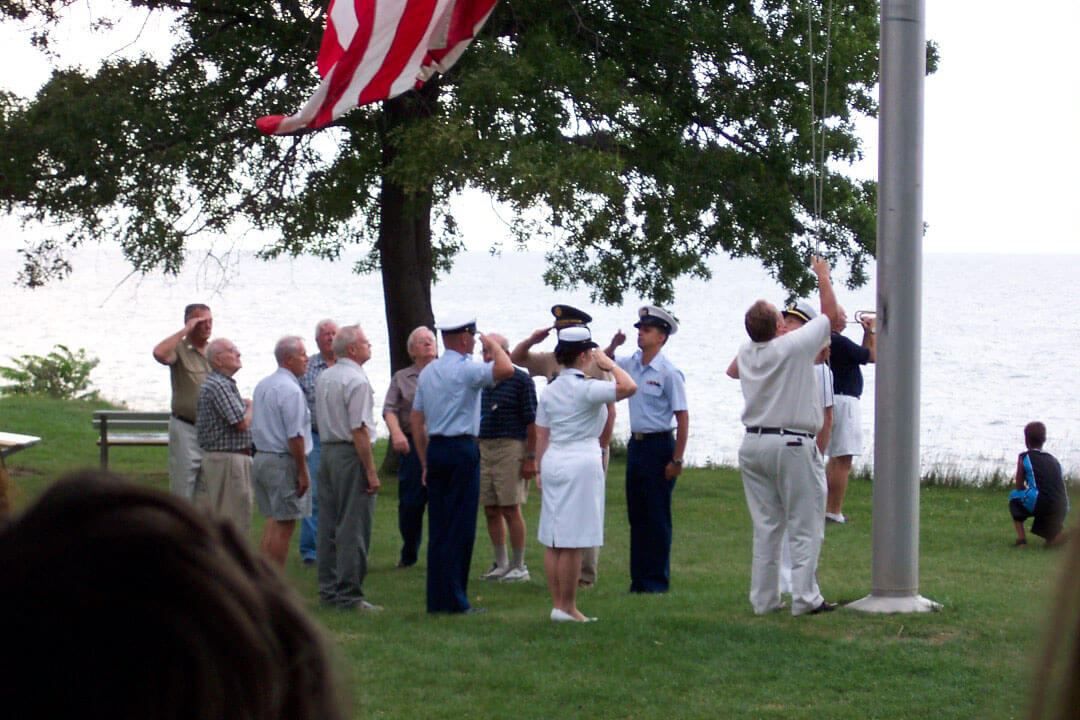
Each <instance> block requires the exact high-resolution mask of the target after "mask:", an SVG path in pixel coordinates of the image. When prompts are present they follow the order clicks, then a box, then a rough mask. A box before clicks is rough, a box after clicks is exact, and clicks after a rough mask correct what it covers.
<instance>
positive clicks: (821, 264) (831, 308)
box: [810, 257, 840, 326]
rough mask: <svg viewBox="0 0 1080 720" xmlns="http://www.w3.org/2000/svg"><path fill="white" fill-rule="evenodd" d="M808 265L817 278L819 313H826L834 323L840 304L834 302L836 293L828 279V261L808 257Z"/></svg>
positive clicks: (837, 318)
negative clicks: (819, 302) (819, 300)
mask: <svg viewBox="0 0 1080 720" xmlns="http://www.w3.org/2000/svg"><path fill="white" fill-rule="evenodd" d="M810 267H811V268H812V269H813V271H814V274H815V275H817V278H818V294H819V296H820V297H821V314H822V315H827V316H828V318H829V322H830V323H831V324H832V325H834V326H835V325H836V323H837V322H839V320H840V306H839V305H837V304H836V294H835V293H834V292H833V287H832V282H831V281H830V280H829V263H828V262H826V261H825V260H822V259H821V258H819V257H814V258H811V259H810Z"/></svg>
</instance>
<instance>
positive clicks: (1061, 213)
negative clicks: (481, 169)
mask: <svg viewBox="0 0 1080 720" xmlns="http://www.w3.org/2000/svg"><path fill="white" fill-rule="evenodd" d="M110 5H111V3H110V2H109V1H108V0H86V2H83V3H78V4H76V5H75V6H74V7H73V9H72V22H71V23H70V28H69V29H68V30H67V31H65V32H64V33H61V34H60V35H59V36H58V39H59V40H60V43H59V45H58V47H59V49H60V50H61V51H62V54H61V63H64V64H83V65H84V66H88V65H91V64H92V63H94V62H95V60H96V59H99V58H100V57H102V56H104V55H106V54H108V53H111V52H123V51H124V48H125V46H126V45H128V44H129V43H135V42H136V41H138V45H139V46H146V44H147V43H150V45H151V46H153V44H154V43H155V42H156V43H157V46H158V47H161V46H163V45H165V43H166V40H165V38H167V30H168V28H167V26H165V25H164V24H160V23H158V22H156V21H154V20H151V21H150V22H149V23H147V24H145V25H144V20H145V18H146V14H145V12H143V11H140V12H138V13H133V14H132V16H131V17H129V18H127V22H126V23H125V24H124V25H122V26H121V27H120V28H119V29H118V30H117V31H116V32H115V33H114V34H113V35H112V36H110V39H109V40H108V41H107V42H105V43H102V41H101V40H100V38H97V39H95V41H94V42H88V41H87V34H86V31H85V27H86V24H87V22H88V20H89V18H90V16H91V14H93V13H95V12H101V9H104V8H108V7H109V6H110ZM926 5H927V9H926V14H927V17H926V30H927V37H928V38H929V39H931V40H934V41H935V42H937V44H938V46H939V50H940V55H941V61H940V64H939V69H938V72H937V73H936V74H935V75H932V76H930V77H929V78H928V79H927V81H926V123H925V127H926V140H925V163H924V167H925V184H924V199H923V210H924V219H925V221H926V222H927V223H928V225H929V229H928V232H927V235H926V240H925V249H926V250H927V251H928V252H995V253H1007V252H1039V253H1058V252H1070V253H1071V252H1080V224H1078V223H1077V222H1076V221H1075V219H1074V216H1075V212H1074V211H1070V210H1069V209H1068V208H1070V207H1073V203H1074V202H1076V198H1075V195H1076V191H1077V183H1076V181H1075V180H1074V179H1073V177H1074V175H1073V174H1074V173H1075V172H1076V171H1077V170H1078V168H1080V139H1078V133H1080V84H1078V83H1077V82H1076V79H1075V78H1076V70H1077V69H1078V68H1080V43H1077V42H1076V37H1075V36H1076V33H1077V31H1078V30H1080V0H1043V1H1042V2H1035V3H1029V4H1026V5H1024V4H1017V3H1015V2H1005V0H927V2H926ZM140 32H141V36H140ZM312 62H313V63H314V58H312ZM49 69H50V64H49V61H47V60H46V59H44V58H43V57H42V56H41V55H40V54H39V53H38V52H37V51H36V50H34V49H33V48H31V47H30V44H29V35H28V33H27V32H26V30H25V29H21V28H19V27H18V25H17V24H15V23H10V22H5V23H4V24H3V25H2V26H0V88H3V89H4V90H8V91H11V92H15V93H18V94H20V95H24V96H29V95H32V94H33V92H34V91H35V90H36V89H37V88H38V87H39V86H40V85H41V84H42V83H43V82H44V80H45V79H46V78H47V76H48V72H49ZM279 110H283V109H279ZM862 128H863V136H864V145H865V148H866V151H867V158H866V161H865V162H864V163H862V164H861V165H860V166H859V167H857V168H856V169H855V172H856V174H858V175H863V176H873V175H874V174H876V169H877V157H876V153H875V152H874V150H875V148H876V145H877V123H876V122H866V123H864V124H863V126H862ZM458 205H459V206H463V207H467V208H468V210H469V211H468V212H467V213H464V212H459V213H458V215H459V218H458V219H459V221H460V222H461V225H462V229H463V231H464V232H465V237H466V238H478V239H481V241H480V243H479V244H477V245H476V249H480V248H481V247H486V246H487V243H488V241H489V240H490V238H491V237H492V234H493V233H498V232H500V228H501V227H502V226H501V223H500V221H499V220H498V219H497V217H496V215H495V213H494V211H493V210H491V209H490V203H488V202H487V201H486V200H485V198H483V197H481V196H479V195H470V196H469V197H467V198H466V199H465V200H463V201H462V202H460V203H458ZM0 227H3V228H12V227H13V224H12V223H11V222H10V221H4V222H2V223H0ZM4 235H7V237H5V238H3V239H2V240H0V241H2V242H5V244H7V243H10V242H11V240H12V237H11V234H10V233H7V232H5V233H4ZM469 244H470V246H473V245H474V243H471V242H470V243H469Z"/></svg>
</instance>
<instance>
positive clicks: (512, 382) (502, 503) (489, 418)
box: [478, 333, 536, 582]
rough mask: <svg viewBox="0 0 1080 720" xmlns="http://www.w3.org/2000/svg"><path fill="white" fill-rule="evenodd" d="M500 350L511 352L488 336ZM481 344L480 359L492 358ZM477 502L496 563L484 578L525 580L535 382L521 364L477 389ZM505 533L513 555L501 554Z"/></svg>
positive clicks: (502, 342)
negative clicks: (523, 511) (525, 509)
mask: <svg viewBox="0 0 1080 720" xmlns="http://www.w3.org/2000/svg"><path fill="white" fill-rule="evenodd" d="M491 338H492V339H493V340H495V342H497V343H498V344H499V347H501V348H502V349H503V351H504V352H509V351H510V346H509V343H507V341H506V338H504V337H503V336H502V335H496V334H494V333H492V334H491ZM494 359H495V358H494V357H493V356H492V354H491V352H490V351H489V350H488V349H487V348H486V347H485V348H484V362H493V361H494ZM478 438H479V445H480V504H481V505H482V506H483V507H484V517H485V518H486V519H487V529H488V536H489V537H490V538H491V544H492V545H493V546H494V548H495V561H494V562H493V563H492V564H491V568H490V569H489V570H488V571H487V572H486V573H484V574H483V576H482V578H483V579H484V580H501V581H503V582H524V581H526V580H528V579H529V569H528V568H527V567H526V566H525V518H524V517H523V516H522V514H521V506H522V505H524V504H525V502H526V501H527V500H528V497H529V479H530V478H534V477H536V384H535V383H534V382H533V379H532V378H531V377H529V374H528V373H527V372H525V371H524V370H522V369H521V368H514V374H513V375H511V376H510V377H509V378H508V379H506V380H502V381H500V382H497V383H495V384H494V385H491V386H489V387H485V388H484V389H483V390H482V391H481V393H480V434H479V436H478ZM507 531H509V535H510V547H511V550H512V551H513V556H512V557H508V556H507V553H506V535H507Z"/></svg>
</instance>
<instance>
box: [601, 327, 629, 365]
mask: <svg viewBox="0 0 1080 720" xmlns="http://www.w3.org/2000/svg"><path fill="white" fill-rule="evenodd" d="M624 342H626V333H624V332H623V331H622V330H619V331H618V332H616V333H615V334H614V335H612V336H611V342H609V343H608V346H607V347H606V348H604V354H605V355H607V356H608V357H609V358H611V359H612V360H614V359H615V348H617V347H619V346H620V345H622V344H623V343H624Z"/></svg>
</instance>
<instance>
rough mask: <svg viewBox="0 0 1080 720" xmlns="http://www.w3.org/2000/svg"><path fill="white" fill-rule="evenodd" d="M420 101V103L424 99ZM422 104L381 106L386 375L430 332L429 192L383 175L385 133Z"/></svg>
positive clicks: (404, 101)
mask: <svg viewBox="0 0 1080 720" xmlns="http://www.w3.org/2000/svg"><path fill="white" fill-rule="evenodd" d="M425 100H426V99H425ZM427 108H430V104H428V102H417V99H416V98H412V97H408V96H405V97H398V98H394V99H392V100H387V101H385V102H384V103H383V111H384V116H385V122H386V127H385V128H384V131H383V133H382V166H383V168H384V172H383V175H382V192H381V195H380V199H379V240H378V248H379V265H380V268H381V271H382V280H383V306H384V308H385V310H386V330H387V334H388V336H389V338H388V339H389V346H390V369H391V372H397V371H398V370H400V369H402V368H404V367H408V366H409V365H410V364H411V363H412V360H411V359H410V358H409V354H408V348H407V347H406V340H407V339H408V337H409V333H411V332H412V331H413V329H414V328H416V327H418V326H420V325H426V326H427V327H430V328H432V329H434V315H433V313H432V310H431V281H432V276H433V269H432V255H431V192H430V191H422V192H407V191H406V190H405V188H403V187H402V186H401V185H400V184H398V183H397V182H395V181H394V180H393V179H392V178H390V177H389V175H388V174H387V173H386V172H385V168H387V167H388V166H389V165H390V163H391V162H393V159H394V157H395V156H396V154H397V148H395V147H394V146H393V144H392V143H391V141H390V140H389V139H388V138H389V133H388V130H390V129H392V128H394V127H397V126H400V125H402V124H405V123H408V122H410V121H411V120H413V119H415V118H418V117H421V115H422V114H424V113H428V112H430V110H428V109H427ZM397 466H398V454H397V452H395V451H394V449H393V448H392V447H391V448H388V450H387V452H386V458H385V459H384V460H383V463H382V466H381V467H380V469H379V473H380V474H383V475H385V474H393V473H395V472H396V471H397Z"/></svg>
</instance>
